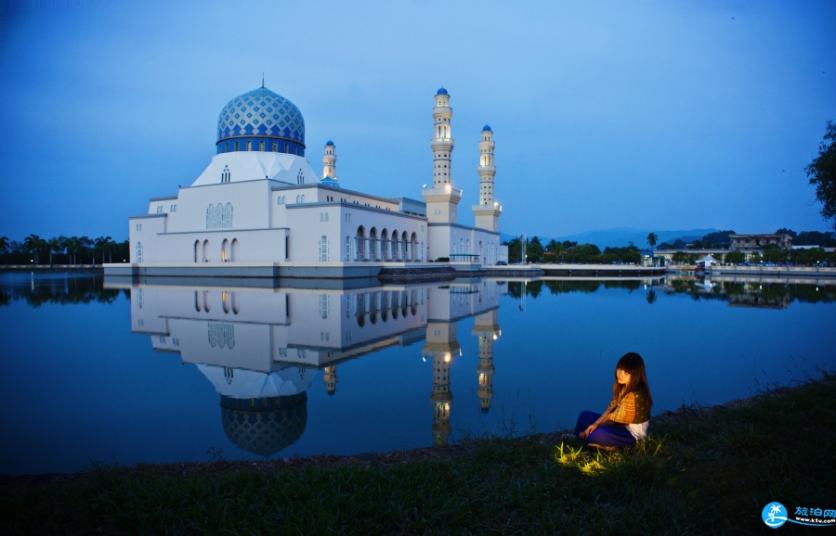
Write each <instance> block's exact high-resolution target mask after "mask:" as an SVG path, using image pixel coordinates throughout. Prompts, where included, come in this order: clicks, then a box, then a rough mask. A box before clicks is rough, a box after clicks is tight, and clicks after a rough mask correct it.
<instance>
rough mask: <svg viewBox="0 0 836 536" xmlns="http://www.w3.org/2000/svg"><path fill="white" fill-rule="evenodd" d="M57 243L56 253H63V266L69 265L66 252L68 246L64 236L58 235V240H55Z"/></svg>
mask: <svg viewBox="0 0 836 536" xmlns="http://www.w3.org/2000/svg"><path fill="white" fill-rule="evenodd" d="M55 240H56V241H57V242H58V247H57V248H56V250H55V252H56V253H64V254H65V255H66V257H65V258H64V263H65V264H70V259H69V252H68V251H67V246H68V244H69V239H68V238H67V237H66V236H64V235H59V236H58V238H56V239H55Z"/></svg>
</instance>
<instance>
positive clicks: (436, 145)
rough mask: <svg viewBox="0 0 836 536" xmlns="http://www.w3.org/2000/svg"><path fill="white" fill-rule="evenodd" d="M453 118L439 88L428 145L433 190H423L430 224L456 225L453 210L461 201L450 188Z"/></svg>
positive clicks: (446, 98) (451, 186)
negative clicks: (431, 163) (432, 130)
mask: <svg viewBox="0 0 836 536" xmlns="http://www.w3.org/2000/svg"><path fill="white" fill-rule="evenodd" d="M452 118H453V109H452V108H450V95H449V94H448V93H447V90H446V89H444V88H443V87H442V88H439V90H438V91H437V92H436V93H435V107H434V108H433V119H434V120H435V131H434V132H433V137H432V141H431V142H430V147H432V151H433V183H432V187H429V188H427V187H425V188H424V191H423V195H424V201H425V202H426V204H427V221H428V222H429V223H456V206H457V205H458V204H459V201H460V200H461V198H462V192H461V190H458V189H456V188H454V187H453V170H452V168H451V159H450V157H451V155H452V153H453V133H452V130H451V125H450V120H451V119H452Z"/></svg>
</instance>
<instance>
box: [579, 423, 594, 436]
mask: <svg viewBox="0 0 836 536" xmlns="http://www.w3.org/2000/svg"><path fill="white" fill-rule="evenodd" d="M596 428H597V426H595V425H594V424H590V425H589V426H587V427H586V430H584V431H583V432H581V439H586V438H587V437H589V434H591V433H592V432H594V431H595V429H596Z"/></svg>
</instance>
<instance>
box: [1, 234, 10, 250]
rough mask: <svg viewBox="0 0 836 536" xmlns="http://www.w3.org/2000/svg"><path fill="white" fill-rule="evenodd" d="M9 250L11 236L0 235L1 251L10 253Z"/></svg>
mask: <svg viewBox="0 0 836 536" xmlns="http://www.w3.org/2000/svg"><path fill="white" fill-rule="evenodd" d="M8 251H9V237H8V236H0V253H8Z"/></svg>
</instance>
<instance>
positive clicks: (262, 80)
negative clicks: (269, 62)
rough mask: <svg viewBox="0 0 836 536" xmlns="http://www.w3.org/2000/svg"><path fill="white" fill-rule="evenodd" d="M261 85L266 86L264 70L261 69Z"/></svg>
mask: <svg viewBox="0 0 836 536" xmlns="http://www.w3.org/2000/svg"><path fill="white" fill-rule="evenodd" d="M261 87H262V88H263V87H264V71H261Z"/></svg>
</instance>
